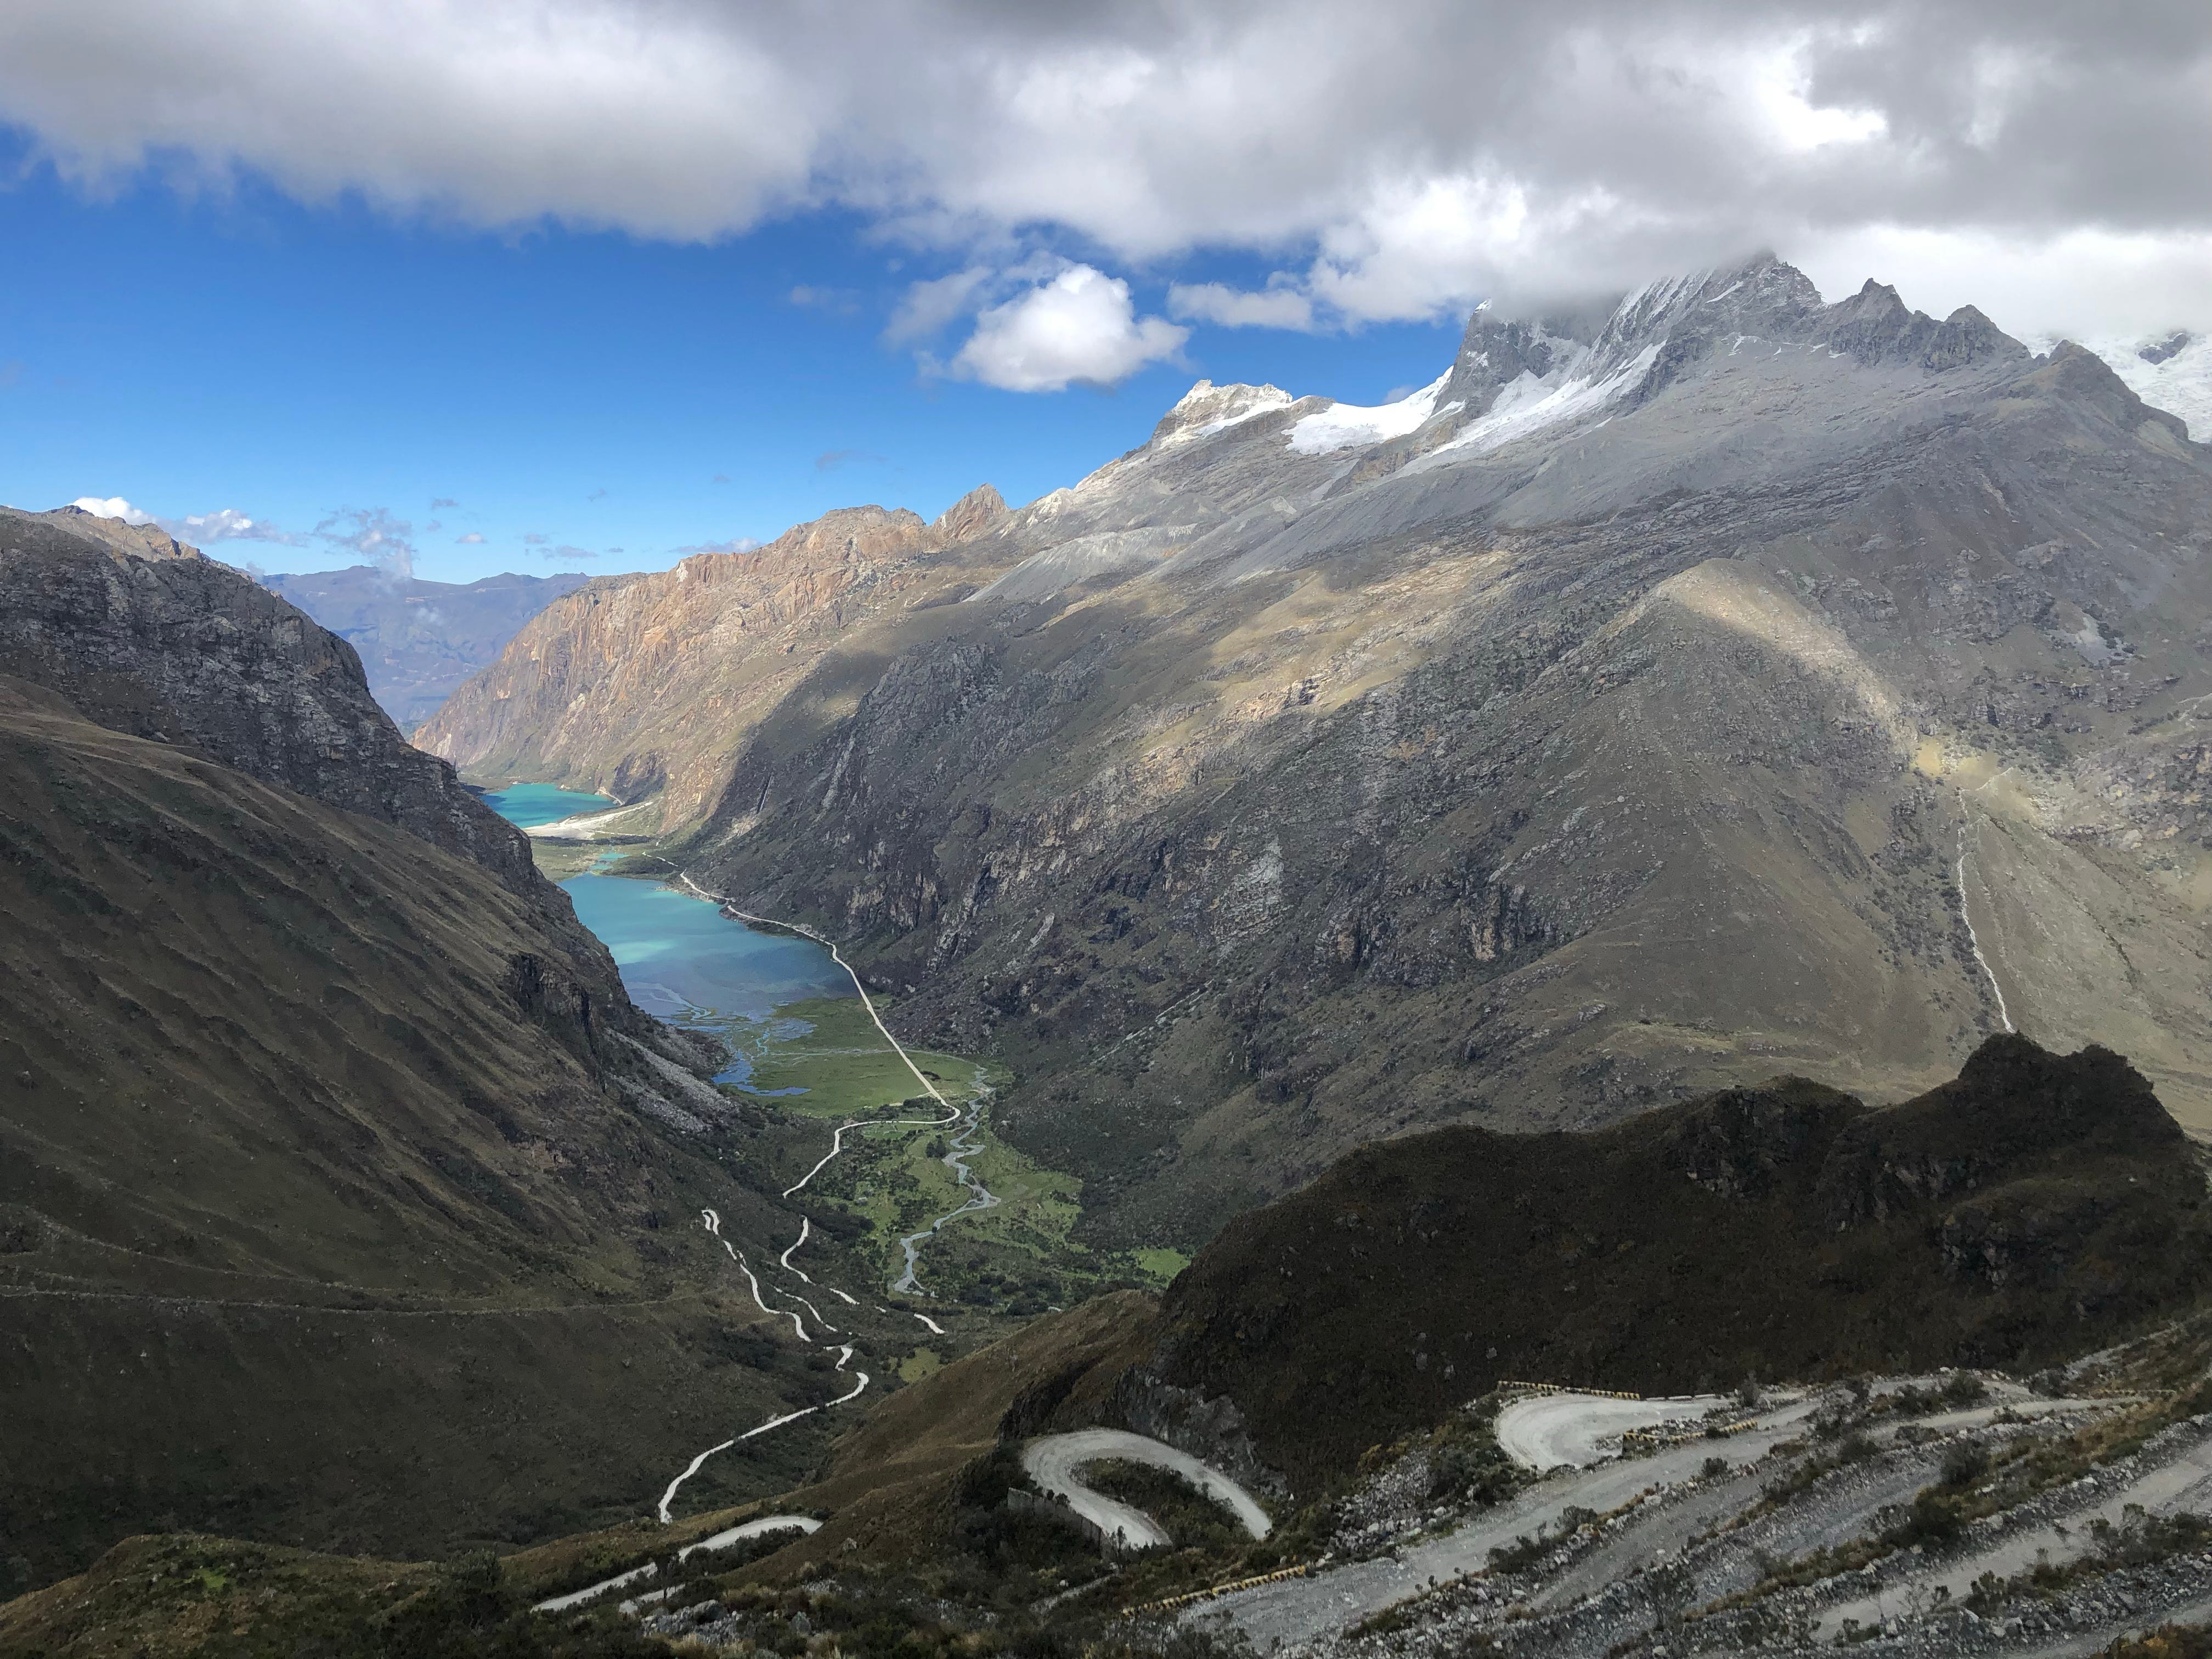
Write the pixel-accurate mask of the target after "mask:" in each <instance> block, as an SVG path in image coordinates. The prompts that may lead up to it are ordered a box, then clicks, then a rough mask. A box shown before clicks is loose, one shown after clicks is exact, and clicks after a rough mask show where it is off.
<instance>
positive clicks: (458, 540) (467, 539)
mask: <svg viewBox="0 0 2212 1659" xmlns="http://www.w3.org/2000/svg"><path fill="white" fill-rule="evenodd" d="M453 545H454V546H456V547H482V546H483V532H480V531H475V530H471V532H469V533H468V534H467V535H465V536H456V537H454V538H453Z"/></svg>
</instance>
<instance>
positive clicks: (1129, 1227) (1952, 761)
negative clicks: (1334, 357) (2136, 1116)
mask: <svg viewBox="0 0 2212 1659" xmlns="http://www.w3.org/2000/svg"><path fill="white" fill-rule="evenodd" d="M2208 505H2212V448H2208V447H2205V446H2203V445H2200V444H2197V443H2194V442H2192V441H2191V439H2190V438H2189V436H2188V432H2187V428H2186V427H2185V423H2184V422H2182V421H2181V420H2180V419H2179V418H2177V417H2176V416H2173V415H2172V414H2169V413H2166V412H2165V411H2163V410H2158V409H2156V408H2154V407H2151V406H2150V405H2148V404H2145V403H2144V402H2143V401H2142V398H2139V397H2138V396H2137V395H2136V393H2135V392H2133V391H2131V390H2130V387H2129V386H2127V385H2126V384H2124V381H2123V380H2121V379H2120V378H2119V377H2118V376H2117V375H2116V374H2114V373H2113V371H2112V369H2111V368H2108V367H2107V366H2106V363H2105V362H2103V361H2101V360H2100V358H2099V357H2098V356H2095V355H2093V354H2092V353H2090V352H2089V351H2087V350H2085V349H2081V348H2080V347H2078V346H2074V345H2069V344H2064V343H2061V344H2058V345H2057V346H2055V347H2054V348H2053V349H2051V351H2049V352H2048V353H2043V354H2038V353H2034V352H2032V351H2030V350H2029V349H2027V347H2026V346H2025V345H2023V344H2022V343H2021V342H2019V341H2016V340H2014V339H2012V338H2010V337H2007V336H2006V335H2004V334H2003V333H2002V331H1999V330H1997V329H1996V328H1995V327H1994V326H1993V325H1991V324H1990V322H1989V320H1988V319H1987V318H1986V317H1984V315H1983V314H1982V313H1980V312H1978V311H1977V310H1975V309H1974V308H1973V307H1961V308H1960V309H1959V310H1957V311H1954V313H1952V314H1951V315H1950V316H1948V317H1947V318H1942V319H1936V318H1932V317H1929V316H1927V315H1925V314H1923V313H1919V312H1917V311H1914V310H1912V309H1911V307H1909V306H1907V305H1906V304H1905V302H1904V301H1903V300H1902V299H1901V298H1900V296H1899V295H1897V294H1896V293H1895V292H1894V291H1893V289H1888V288H1887V287H1885V286H1883V285H1882V284H1880V283H1867V284H1866V285H1865V286H1864V287H1863V288H1862V289H1860V290H1859V291H1858V292H1857V293H1856V294H1854V295H1850V296H1848V297H1846V298H1844V299H1843V300H1841V301H1837V302H1834V303H1827V302H1825V301H1823V300H1822V298H1821V296H1820V295H1819V294H1818V293H1817V292H1816V291H1815V290H1814V289H1813V287H1812V285H1811V284H1810V283H1808V281H1807V280H1806V278H1805V277H1804V276H1802V274H1801V273H1799V272H1797V271H1796V270H1792V269H1791V268H1790V267H1789V266H1788V265H1786V264H1784V263H1782V262H1781V261H1779V260H1778V259H1775V258H1772V257H1771V256H1762V257H1760V258H1755V259H1753V260H1750V261H1747V262H1746V263H1745V264H1742V265H1741V266H1738V267H1735V268H1734V269H1731V270H1719V271H1711V272H1701V273H1695V274H1692V275H1690V276H1682V277H1678V278H1675V279H1673V280H1670V281H1667V282H1662V283H1654V284H1651V285H1650V286H1648V287H1646V288H1645V289H1642V290H1639V291H1638V293H1636V294H1634V295H1629V296H1627V297H1626V299H1624V300H1623V301H1621V302H1620V304H1619V305H1617V306H1615V307H1612V308H1611V309H1610V310H1609V311H1607V312H1605V313H1599V314H1595V315H1583V316H1571V317H1551V318H1545V317H1531V318H1509V317H1504V316H1500V315H1498V314H1496V313H1493V312H1491V311H1484V312H1480V313H1476V315H1475V316H1474V318H1473V319H1471V320H1470V322H1469V325H1468V330H1467V332H1466V335H1465V337H1464V339H1463V341H1462V346H1461V349H1460V351H1459V353H1458V355H1457V356H1456V357H1455V360H1454V362H1453V363H1452V364H1451V365H1450V366H1449V368H1445V369H1444V371H1443V373H1442V374H1440V375H1439V376H1438V377H1437V380H1434V381H1432V382H1431V384H1430V385H1429V386H1425V387H1423V388H1421V389H1420V390H1419V392H1415V393H1413V394H1412V395H1410V396H1409V397H1407V398H1402V399H1400V400H1399V401H1397V402H1396V403H1394V404H1386V405H1382V406H1378V407H1375V408H1361V407H1355V406H1352V405H1346V404H1338V403H1333V402H1331V401H1330V400H1328V399H1326V398H1300V397H1291V396H1290V395H1289V394H1287V393H1285V392H1281V391H1280V390H1279V389H1277V388H1273V387H1250V386H1210V385H1201V386H1198V387H1196V388H1194V391H1193V392H1192V393H1191V394H1190V396H1189V397H1188V398H1185V399H1184V400H1183V402H1182V404H1178V405H1177V407H1176V409H1175V410H1170V411H1169V413H1168V415H1167V416H1166V418H1164V420H1163V421H1162V422H1160V424H1159V427H1158V429H1157V430H1156V431H1155V433H1154V435H1153V436H1152V439H1151V440H1150V441H1147V442H1146V444H1144V445H1142V446H1140V447H1138V448H1136V449H1134V450H1132V451H1130V452H1129V453H1127V454H1125V455H1122V456H1121V457H1119V458H1117V459H1114V460H1111V461H1109V462H1108V463H1106V464H1105V465H1103V466H1101V467H1100V468H1098V469H1097V471H1094V472H1092V473H1091V475H1090V476H1088V477H1085V478H1084V479H1082V480H1081V481H1079V483H1076V484H1074V485H1073V486H1071V487H1070V488H1068V489H1061V490H1055V491H1054V492H1052V493H1051V494H1049V495H1045V496H1043V497H1042V498H1040V499H1039V500H1037V501H1034V502H1031V503H1030V505H1029V506H1027V507H1023V508H1020V509H1018V510H1017V511H1013V512H1011V513H1004V514H1003V515H1000V516H995V517H994V518H993V519H991V520H990V521H989V522H988V523H987V524H982V525H979V526H977V528H976V533H975V534H974V535H972V536H970V537H968V538H964V539H956V538H951V537H950V536H947V535H945V534H943V533H942V532H937V531H933V530H932V529H931V528H930V527H928V526H922V525H921V522H920V521H919V520H915V519H913V518H912V515H903V516H902V515H898V514H895V513H885V512H884V510H883V509H881V508H863V509H851V510H849V511H848V513H842V514H833V515H830V517H829V518H827V519H824V520H821V521H819V522H818V523H817V524H816V525H813V526H800V527H799V528H798V529H796V530H794V531H793V532H790V533H789V534H788V535H787V536H786V537H785V538H781V539H780V540H779V542H778V543H777V544H774V548H773V550H763V553H762V554H756V555H742V556H729V557H722V556H715V557H711V558H706V559H701V560H698V561H693V562H687V563H686V565H685V566H683V567H679V569H678V571H677V572H671V573H669V574H667V575H665V576H659V577H653V578H649V579H642V580H633V581H630V582H627V583H623V584H622V585H620V586H615V585H606V586H595V587H594V588H592V589H587V590H586V591H585V592H582V593H580V594H577V595H574V596H572V597H571V598H569V599H564V600H562V601H561V602H559V603H557V604H556V605H553V606H551V607H550V608H549V609H548V611H546V612H545V613H544V615H543V616H541V617H538V618H537V619H536V620H535V621H533V622H532V623H531V624H530V625H529V626H528V627H526V629H524V630H523V632H522V633H521V634H520V635H518V636H517V638H516V640H515V641H514V642H513V645H511V646H510V647H509V648H508V650H507V653H505V654H504V656H503V657H502V659H501V661H500V662H499V663H498V664H497V665H495V666H494V667H493V668H492V669H490V670H489V671H486V673H485V674H484V675H483V677H481V678H479V679H478V680H477V681H476V682H474V683H472V684H471V685H470V686H469V687H467V688H465V689H464V690H463V691H462V692H461V693H460V694H459V695H457V696H456V697H455V698H454V699H453V701H452V702H450V703H449V704H448V705H447V708H445V709H444V710H442V711H441V714H440V716H439V717H438V719H437V720H435V721H434V722H433V723H432V724H431V725H430V726H427V727H426V728H425V731H424V733H423V740H424V741H425V742H426V744H429V745H430V746H432V747H434V748H435V749H436V750H438V751H439V752H440V753H442V754H444V755H446V756H447V757H449V758H451V759H453V761H454V762H455V763H457V764H459V765H461V766H462V767H464V768H474V769H479V770H481V771H482V772H483V773H485V774H486V775H495V774H499V773H502V772H504V773H508V774H517V773H519V774H526V775H536V776H549V777H556V778H558V779H559V780H561V781H566V782H568V783H571V784H573V785H575V786H577V787H595V788H601V789H605V790H608V791H610V792H611V793H617V794H620V795H623V796H624V797H625V798H626V799H629V798H642V799H650V800H652V801H653V802H654V803H656V804H657V805H658V807H659V811H660V814H661V823H662V828H663V830H664V832H665V833H666V834H667V835H669V836H671V837H672V838H673V843H674V844H673V845H672V846H671V848H669V849H668V851H669V853H670V855H671V856H672V857H674V858H676V859H678V860H680V861H682V862H684V863H685V864H686V865H687V866H689V867H690V868H692V869H693V870H694V872H695V873H696V874H697V875H698V878H699V879H701V880H702V881H706V880H709V879H711V880H712V881H713V883H714V885H715V886H717V887H718V888H719V889H720V890H723V891H726V892H730V893H732V894H736V895H739V896H742V902H743V903H744V908H747V909H749V910H752V911H756V912H759V913H763V914H768V915H782V916H791V917H794V918H797V919H800V920H805V921H808V922H810V923H811V925H813V926H816V927H820V928H822V929H823V930H824V931H825V932H827V933H829V934H830V935H831V936H833V937H835V938H837V939H839V940H840V941H841V943H842V945H844V946H845V947H846V950H847V954H848V956H850V957H854V959H855V960H856V961H858V962H859V963H860V964H861V965H862V969H863V971H864V972H867V973H870V974H872V975H874V976H875V978H876V980H877V981H878V982H879V983H882V984H884V985H885V986H887V987H891V988H893V989H895V990H896V991H898V992H899V993H900V994H901V997H902V1001H901V1004H900V1007H899V1012H898V1016H897V1018H899V1019H900V1020H902V1021H904V1022H906V1023H907V1025H908V1029H909V1030H914V1031H915V1032H917V1033H921V1032H927V1033H928V1034H929V1035H930V1036H931V1037H932V1039H933V1040H934V1041H936V1042H940V1043H943V1044H945V1045H946V1046H950V1047H953V1048H968V1049H975V1048H984V1047H990V1048H994V1049H995V1051H996V1052H998V1053H999V1054H1002V1055H1003V1056H1004V1057H1005V1058H1006V1062H1007V1063H1008V1064H1009V1065H1011V1066H1013V1067H1014V1068H1015V1070H1016V1071H1017V1073H1018V1075H1019V1079H1020V1080H1019V1082H1018V1084H1017V1085H1016V1086H1014V1087H1013V1088H1012V1089H1011V1090H1009V1091H1006V1093H1005V1094H1004V1096H1003V1097H1002V1098H1001V1100H1000V1103H999V1106H998V1108H997V1109H996V1115H997V1121H999V1122H1000V1125H1001V1127H1003V1128H1004V1129H1005V1131H1006V1133H1008V1134H1010V1135H1011V1136H1012V1138H1013V1139H1016V1140H1017V1141H1018V1143H1019V1144H1021V1145H1022V1146H1024V1148H1025V1149H1027V1150H1030V1151H1031V1152H1034V1153H1036V1155H1038V1156H1040V1157H1042V1158H1044V1159H1045V1160H1046V1161H1048V1163H1051V1164H1054V1166H1055V1167H1060V1168H1068V1169H1073V1170H1076V1171H1077V1172H1079V1174H1081V1175H1082V1176H1084V1178H1085V1182H1086V1185H1085V1200H1084V1202H1085V1223H1084V1225H1085V1226H1086V1227H1087V1228H1091V1229H1095V1230H1097V1232H1098V1234H1099V1236H1101V1237H1108V1236H1110V1237H1115V1238H1116V1239H1118V1240H1123V1241H1127V1240H1134V1239H1139V1238H1143V1237H1157V1236H1158V1235H1159V1234H1160V1233H1162V1232H1165V1233H1168V1234H1170V1235H1171V1236H1176V1237H1187V1238H1189V1239H1192V1240H1196V1239H1200V1238H1203V1237H1206V1236H1207V1235H1208V1234H1209V1233H1210V1232H1211V1231H1213V1230H1214V1229H1215V1228H1216V1227H1218V1225H1220V1224H1221V1223H1222V1221H1224V1220H1225V1218H1227V1217H1228V1216H1230V1215H1231V1214H1233V1213H1235V1212H1237V1211H1238V1210H1239V1209H1241V1208H1243V1207H1245V1206H1249V1205H1250V1204H1252V1203H1254V1202H1255V1201H1257V1200H1261V1199H1264V1198H1265V1197H1267V1196H1269V1195H1270V1194H1275V1193H1279V1192H1281V1191H1283V1190H1285V1188H1288V1187H1290V1186H1291V1185H1294V1184H1296V1183H1297V1182H1299V1181H1301V1180H1303V1179H1305V1178H1307V1177H1309V1176H1311V1175H1313V1174H1314V1173H1316V1172H1317V1171H1318V1170H1320V1169H1321V1168H1322V1167H1324V1166H1325V1165H1326V1164H1328V1162H1329V1161H1330V1160H1331V1159H1332V1158H1334V1157H1336V1156H1337V1155H1339V1154H1340V1153H1341V1152H1344V1151H1346V1150H1347V1149H1349V1148H1350V1147H1351V1146H1355V1145H1358V1144H1360V1143H1362V1142H1364V1141H1370V1140H1373V1139H1377V1138H1380V1137H1383V1136H1387V1135H1390V1134H1394V1133H1401V1132H1403V1131H1407V1130H1410V1129H1413V1128H1415V1127H1422V1126H1426V1125H1434V1124H1437V1123H1442V1122H1448V1121H1461V1120H1469V1121H1480V1122H1483V1123H1486V1124H1489V1125H1493V1126H1496V1127H1506V1128H1516V1129H1535V1128H1545V1127H1571V1126H1572V1127H1583V1126H1589V1125H1594V1124H1597V1123H1601V1122H1605V1121H1611V1120H1613V1119H1615V1118H1618V1117H1620V1116H1623V1115H1627V1114H1630V1113H1632V1112H1634V1111H1637V1110H1638V1109H1642V1108H1644V1107H1646V1106H1649V1105H1652V1104H1656V1103H1662V1102H1665V1101H1668V1100H1671V1099H1678V1098H1681V1097H1686V1096H1688V1095H1691V1094H1694V1093H1697V1092H1699V1091H1702V1090H1705V1089H1709V1088H1713V1087H1718V1086H1723V1085H1728V1084H1731V1083H1739V1082H1741V1083H1749V1082H1756V1081H1759V1080H1761V1079H1765V1078H1766V1077H1768V1076H1770V1075H1771V1074H1772V1073H1774V1072H1775V1071H1776V1070H1777V1069H1779V1068H1787V1069H1790V1070H1793V1071H1796V1072H1799V1073H1803V1074H1806V1075H1814V1076H1822V1077H1831V1078H1835V1079H1839V1080H1844V1081H1848V1082H1850V1085H1851V1086H1852V1087H1853V1088H1854V1089H1856V1090H1858V1091H1862V1092H1863V1093H1866V1094H1868V1095H1869V1096H1870V1097H1875V1098H1896V1097H1902V1096H1905V1095H1908V1094H1912V1093H1915V1092H1917V1091H1920V1090H1923V1089H1925V1088H1928V1087H1930V1086H1932V1085H1934V1084H1936V1082H1938V1081H1940V1080H1942V1079H1944V1078H1947V1077H1949V1076H1951V1075H1953V1074H1954V1073H1955V1071H1956V1070H1957V1068H1958V1066H1960V1064H1961V1063H1963V1061H1964V1060H1965V1059H1966V1056H1967V1055H1968V1054H1971V1053H1972V1051H1973V1049H1974V1048H1975V1047H1976V1046H1977V1045H1978V1043H1979V1042H1980V1041H1981V1040H1982V1039H1983V1037H1984V1036H1987V1035H1989V1034H1990V1032H1992V1031H1996V1030H2002V1029H2003V1027H2004V1025H2005V1024H2006V1023H2007V1021H2008V1020H2009V1021H2010V1022H2011V1023H2013V1024H2017V1025H2018V1026H2019V1027H2020V1028H2021V1029H2022V1030H2025V1031H2027V1033H2028V1034H2029V1035H2030V1036H2034V1037H2035V1038H2036V1039H2037V1040H2039V1041H2040V1042H2045V1043H2047V1044H2050V1045H2051V1046H2054V1047H2061V1048H2075V1047H2080V1046H2081V1045H2082V1044H2084V1043H2088V1042H2103V1043H2105V1044H2106V1045H2108V1046H2110V1047H2112V1048H2118V1049H2122V1050H2124V1051H2125V1052H2127V1053H2128V1054H2130V1057H2131V1059H2133V1060H2134V1061H2135V1062H2136V1065H2138V1066H2140V1067H2141V1068H2142V1070H2143V1071H2144V1072H2145V1073H2146V1074H2147V1075H2148V1076H2150V1077H2151V1078H2152V1079H2153V1080H2154V1082H2155V1084H2156V1085H2157V1087H2158V1089H2159V1091H2160V1097H2161V1098H2162V1099H2164V1100H2165V1101H2166V1103H2167V1104H2168V1105H2169V1106H2170V1107H2171V1108H2172V1109H2173V1110H2174V1111H2175V1112H2176V1114H2177V1115H2179V1116H2181V1117H2182V1118H2183V1120H2184V1121H2185V1122H2189V1123H2191V1124H2194V1125H2197V1126H2200V1127H2212V1017H2208V1013H2207V1006H2208V997H2207V984H2206V979H2205V973H2204V969H2203V957H2202V954H2201V950H2202V940H2201V935H2202V922H2201V917H2200V908H2199V902H2198V900H2197V897H2196V896H2195V895H2196V894H2197V891H2198V890H2199V884H2201V883H2202V881H2203V880H2204V879H2206V878H2208V876H2212V806H2208V801H2212V791H2208V789H2207V787H2206V786H2207V784H2208V782H2212V743H2208V739H2207V736H2206V734H2205V733H2204V732H2203V727H2202V726H2201V724H2200V716H2201V714H2202V711H2203V708H2204V707H2205V700H2206V699H2207V698H2208V697H2212V670H2208V668H2207V666H2206V659H2205V656H2204V652H2203V641H2205V640H2206V639H2207V638H2212V558H2208V557H2207V556H2206V555H2207V554H2208V553H2212V513H2208V512H2207V510H2206V509H2207V507H2208ZM863 524H866V525H868V526H875V528H874V529H872V530H871V531H870V532H869V537H870V538H872V539H865V538H864V539H862V540H856V539H855V538H856V535H857V532H858V529H859V527H860V526H862V525H863ZM2000 997H2002V1006H2001V1005H2000V1000H1999V999H2000Z"/></svg>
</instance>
